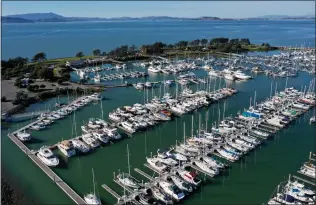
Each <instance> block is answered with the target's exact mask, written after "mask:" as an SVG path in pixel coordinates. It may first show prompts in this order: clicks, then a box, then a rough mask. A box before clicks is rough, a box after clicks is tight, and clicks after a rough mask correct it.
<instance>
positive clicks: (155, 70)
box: [148, 66, 160, 73]
mask: <svg viewBox="0 0 316 205" xmlns="http://www.w3.org/2000/svg"><path fill="white" fill-rule="evenodd" d="M148 72H151V73H159V72H160V68H159V67H154V66H149V67H148Z"/></svg>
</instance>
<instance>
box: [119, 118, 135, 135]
mask: <svg viewBox="0 0 316 205" xmlns="http://www.w3.org/2000/svg"><path fill="white" fill-rule="evenodd" d="M121 125H122V126H123V127H124V128H125V129H126V130H127V131H128V132H130V133H134V132H136V129H135V127H134V124H133V123H130V122H128V121H123V122H122V123H121Z"/></svg>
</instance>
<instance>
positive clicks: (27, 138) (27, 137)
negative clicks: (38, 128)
mask: <svg viewBox="0 0 316 205" xmlns="http://www.w3.org/2000/svg"><path fill="white" fill-rule="evenodd" d="M15 136H16V137H17V138H18V139H19V140H21V141H22V142H26V141H30V140H31V139H32V137H31V134H29V133H27V132H26V131H25V130H24V131H22V132H18V133H16V134H15Z"/></svg>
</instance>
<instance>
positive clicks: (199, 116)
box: [198, 114, 201, 135]
mask: <svg viewBox="0 0 316 205" xmlns="http://www.w3.org/2000/svg"><path fill="white" fill-rule="evenodd" d="M200 132H201V114H199V132H198V134H199V135H200Z"/></svg>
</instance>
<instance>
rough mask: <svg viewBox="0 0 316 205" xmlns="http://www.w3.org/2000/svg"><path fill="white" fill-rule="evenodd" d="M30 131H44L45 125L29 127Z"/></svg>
mask: <svg viewBox="0 0 316 205" xmlns="http://www.w3.org/2000/svg"><path fill="white" fill-rule="evenodd" d="M30 129H31V130H42V129H45V125H41V124H39V123H37V124H34V125H32V126H30Z"/></svg>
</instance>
